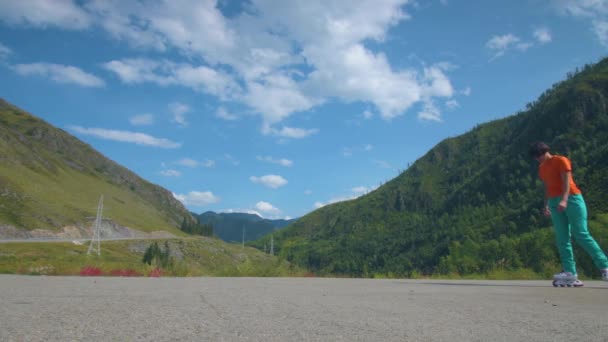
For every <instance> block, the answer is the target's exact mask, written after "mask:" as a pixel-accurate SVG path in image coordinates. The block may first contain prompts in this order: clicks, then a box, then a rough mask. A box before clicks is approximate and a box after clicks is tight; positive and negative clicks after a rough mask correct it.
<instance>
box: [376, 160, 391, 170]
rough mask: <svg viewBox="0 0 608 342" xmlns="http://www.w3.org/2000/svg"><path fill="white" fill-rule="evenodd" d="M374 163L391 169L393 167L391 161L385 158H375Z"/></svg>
mask: <svg viewBox="0 0 608 342" xmlns="http://www.w3.org/2000/svg"><path fill="white" fill-rule="evenodd" d="M373 163H374V164H376V165H377V166H379V167H380V168H383V169H390V168H391V167H392V166H391V164H390V163H389V162H387V161H384V160H373Z"/></svg>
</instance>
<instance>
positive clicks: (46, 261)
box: [0, 237, 304, 276]
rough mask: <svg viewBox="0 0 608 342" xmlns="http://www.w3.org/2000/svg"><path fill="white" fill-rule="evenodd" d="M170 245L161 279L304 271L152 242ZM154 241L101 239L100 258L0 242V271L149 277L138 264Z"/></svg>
mask: <svg viewBox="0 0 608 342" xmlns="http://www.w3.org/2000/svg"><path fill="white" fill-rule="evenodd" d="M154 241H156V242H157V243H158V244H159V245H160V246H161V248H164V246H165V241H166V242H167V244H168V245H169V250H170V251H171V252H170V255H171V258H172V263H171V265H170V266H168V267H165V268H163V271H162V272H163V275H165V276H300V275H303V274H304V272H303V271H302V270H301V269H299V268H298V267H292V266H290V265H289V264H288V263H287V262H285V261H280V260H279V259H278V258H276V257H273V256H271V255H268V254H265V253H262V252H260V251H258V250H256V249H254V248H250V247H246V248H241V246H236V245H230V244H226V243H224V242H222V241H220V240H216V239H211V238H204V237H203V238H186V239H170V240H154ZM152 242H153V241H151V240H150V241H144V240H138V241H105V242H102V247H101V256H97V255H87V249H88V246H87V245H74V244H72V243H68V242H46V243H36V242H29V243H3V244H0V273H13V274H34V275H37V274H45V275H78V274H79V273H80V271H81V270H82V269H83V268H84V267H96V268H99V269H100V270H101V271H102V272H103V274H104V275H110V274H112V272H115V273H117V272H118V271H126V270H131V271H133V273H137V274H139V275H148V274H149V273H150V272H151V271H153V270H154V269H155V268H156V267H157V266H156V265H155V264H152V265H148V264H145V263H143V262H142V259H143V255H144V252H145V250H146V248H147V247H148V246H150V244H151V243H152Z"/></svg>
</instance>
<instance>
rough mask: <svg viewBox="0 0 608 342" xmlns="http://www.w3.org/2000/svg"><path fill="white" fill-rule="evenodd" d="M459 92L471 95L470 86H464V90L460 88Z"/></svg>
mask: <svg viewBox="0 0 608 342" xmlns="http://www.w3.org/2000/svg"><path fill="white" fill-rule="evenodd" d="M460 93H461V94H462V95H464V96H470V95H471V87H466V88H464V90H462V91H461V92H460Z"/></svg>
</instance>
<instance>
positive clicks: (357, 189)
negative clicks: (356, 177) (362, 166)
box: [351, 186, 370, 194]
mask: <svg viewBox="0 0 608 342" xmlns="http://www.w3.org/2000/svg"><path fill="white" fill-rule="evenodd" d="M351 190H352V192H353V193H355V194H364V193H366V192H369V190H370V189H369V188H368V187H365V186H357V187H354V188H352V189H351Z"/></svg>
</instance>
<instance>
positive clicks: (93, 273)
mask: <svg viewBox="0 0 608 342" xmlns="http://www.w3.org/2000/svg"><path fill="white" fill-rule="evenodd" d="M80 275H81V276H89V277H97V276H100V275H102V272H101V268H99V267H94V266H85V267H83V268H82V269H81V270H80Z"/></svg>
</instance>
